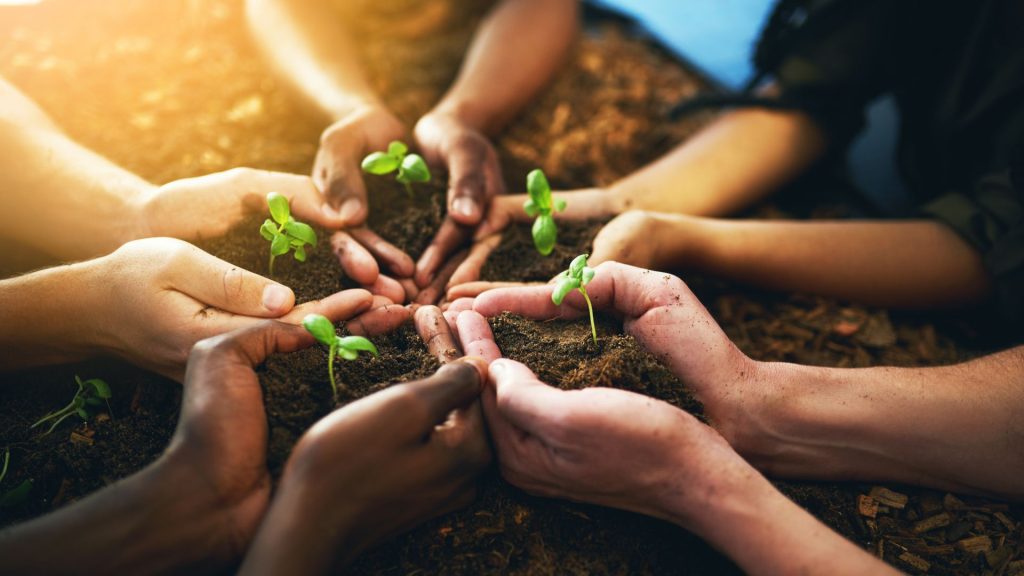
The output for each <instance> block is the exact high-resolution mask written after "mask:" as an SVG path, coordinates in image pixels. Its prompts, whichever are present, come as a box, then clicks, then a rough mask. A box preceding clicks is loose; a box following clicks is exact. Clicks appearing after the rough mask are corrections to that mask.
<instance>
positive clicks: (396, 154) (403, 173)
mask: <svg viewBox="0 0 1024 576" xmlns="http://www.w3.org/2000/svg"><path fill="white" fill-rule="evenodd" d="M407 152H409V147H408V146H406V145H405V143H403V142H399V141H398V140H395V141H394V142H392V143H391V144H388V151H387V152H374V153H372V154H370V155H369V156H367V157H366V158H363V172H368V173H370V174H376V175H378V176H383V175H384V174H391V173H392V172H394V171H395V170H398V174H397V175H396V176H395V180H398V181H399V182H401V183H402V184H404V185H405V191H406V192H408V193H409V197H410V198H411V197H412V183H413V182H430V169H429V168H427V163H426V162H424V161H423V158H422V157H421V156H420V155H419V154H407Z"/></svg>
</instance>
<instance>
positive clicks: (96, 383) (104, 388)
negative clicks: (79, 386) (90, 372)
mask: <svg viewBox="0 0 1024 576" xmlns="http://www.w3.org/2000/svg"><path fill="white" fill-rule="evenodd" d="M85 385H86V386H92V388H93V390H95V391H96V396H98V397H100V398H103V399H107V398H110V397H111V394H110V386H108V385H107V383H106V382H104V381H103V380H100V379H99V378H90V379H88V380H86V381H85Z"/></svg>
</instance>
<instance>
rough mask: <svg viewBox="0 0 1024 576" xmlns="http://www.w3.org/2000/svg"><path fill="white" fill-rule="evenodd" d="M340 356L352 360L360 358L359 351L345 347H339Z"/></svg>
mask: <svg viewBox="0 0 1024 576" xmlns="http://www.w3.org/2000/svg"><path fill="white" fill-rule="evenodd" d="M338 357H340V358H341V359H342V360H350V361H351V360H355V359H356V358H359V352H356V351H355V350H346V349H344V348H339V349H338Z"/></svg>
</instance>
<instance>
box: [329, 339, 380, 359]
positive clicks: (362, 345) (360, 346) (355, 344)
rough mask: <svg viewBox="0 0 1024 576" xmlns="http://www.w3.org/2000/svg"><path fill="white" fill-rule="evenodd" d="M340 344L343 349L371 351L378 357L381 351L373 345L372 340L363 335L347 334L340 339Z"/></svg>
mask: <svg viewBox="0 0 1024 576" xmlns="http://www.w3.org/2000/svg"><path fill="white" fill-rule="evenodd" d="M338 346H340V347H341V349H342V350H361V351H363V352H369V353H370V354H373V355H374V356H377V357H378V358H379V357H380V353H379V352H377V347H376V346H374V345H373V342H370V341H369V340H367V339H366V338H363V337H362V336H345V337H344V338H340V339H339V340H338Z"/></svg>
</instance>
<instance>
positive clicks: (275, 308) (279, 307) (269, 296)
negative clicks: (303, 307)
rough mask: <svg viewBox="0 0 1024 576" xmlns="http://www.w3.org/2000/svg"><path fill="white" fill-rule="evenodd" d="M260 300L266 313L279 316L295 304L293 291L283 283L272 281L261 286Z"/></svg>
mask: <svg viewBox="0 0 1024 576" xmlns="http://www.w3.org/2000/svg"><path fill="white" fill-rule="evenodd" d="M262 301H263V307H264V308H265V309H266V310H267V312H268V313H270V314H274V315H276V316H281V315H283V314H285V313H287V312H288V311H289V310H291V309H292V308H293V307H294V306H295V293H294V292H292V290H291V288H289V287H287V286H285V285H283V284H278V283H276V282H272V283H270V284H267V285H266V287H264V288H263V294H262Z"/></svg>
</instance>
